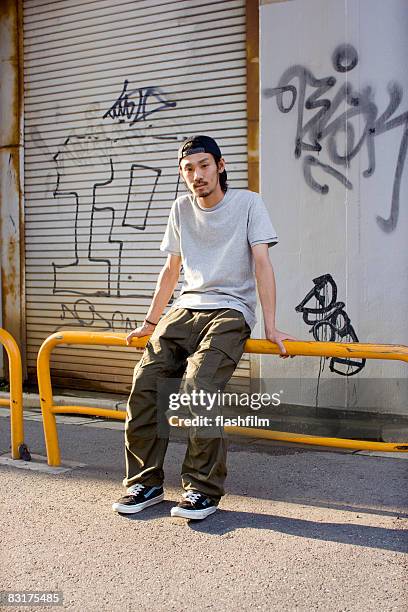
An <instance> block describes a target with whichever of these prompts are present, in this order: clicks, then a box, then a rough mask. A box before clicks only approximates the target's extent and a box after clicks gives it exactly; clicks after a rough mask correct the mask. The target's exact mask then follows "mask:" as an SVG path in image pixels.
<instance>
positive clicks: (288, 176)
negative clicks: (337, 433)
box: [259, 0, 408, 412]
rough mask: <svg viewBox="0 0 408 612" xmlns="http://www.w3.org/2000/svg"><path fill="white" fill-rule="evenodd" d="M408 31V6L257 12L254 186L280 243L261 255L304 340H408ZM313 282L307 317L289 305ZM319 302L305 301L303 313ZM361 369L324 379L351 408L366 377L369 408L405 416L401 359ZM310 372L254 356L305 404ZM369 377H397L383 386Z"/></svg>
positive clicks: (300, 364) (319, 5)
mask: <svg viewBox="0 0 408 612" xmlns="http://www.w3.org/2000/svg"><path fill="white" fill-rule="evenodd" d="M261 4H262V3H261ZM407 32H408V10H407V2H406V0H390V1H389V2H386V3H385V2H381V1H380V0H374V1H373V0H354V1H353V2H351V1H350V0H349V1H340V0H293V1H286V2H265V3H264V4H263V5H262V6H261V9H260V40H261V43H260V44H261V54H260V62H261V191H262V194H263V196H264V198H265V200H266V202H267V205H268V207H269V210H270V212H271V216H272V218H273V221H274V224H275V226H276V228H277V231H278V235H279V236H280V241H281V242H280V245H279V246H276V247H274V248H273V249H272V250H271V252H270V253H271V259H272V261H273V264H274V266H275V269H276V275H277V283H278V326H279V327H280V328H281V329H284V330H286V331H288V332H290V333H292V334H294V335H296V336H297V337H299V338H302V339H313V336H312V334H311V333H310V332H312V333H313V330H314V332H315V336H317V337H319V338H320V339H324V338H325V337H327V339H331V340H335V341H346V342H350V341H352V340H353V331H354V332H355V334H356V337H357V338H358V340H359V341H360V342H373V343H376V342H378V343H401V344H408V309H407V303H408V249H407V243H408V240H407V237H408V206H407V197H408V169H407V165H408V164H407V159H406V157H407V143H408V72H407V68H406V65H407V64H406V58H407V52H408V36H407ZM327 275H330V277H328V276H327ZM320 277H323V278H321V280H320V281H316V283H314V281H313V279H317V278H320ZM319 282H320V286H321V287H320V290H319V291H316V292H315V293H319V296H320V299H321V304H320V305H319V309H320V311H321V312H320V313H312V314H309V318H310V321H309V322H310V323H311V324H308V323H307V322H305V321H304V320H303V312H297V311H296V310H295V307H296V306H299V305H301V303H302V301H303V300H304V298H305V297H306V296H307V294H308V293H309V291H310V290H311V289H312V288H316V287H317V286H318V285H319ZM334 287H336V288H337V300H333V299H332V297H333V289H334ZM336 301H337V302H343V303H344V307H341V306H338V305H337V306H336V305H335V302H336ZM330 302H333V304H332V305H331V306H330ZM324 304H326V305H329V306H328V309H327V310H325V309H324V308H323V305H324ZM315 305H316V297H315V295H313V296H312V297H311V299H309V300H308V302H307V303H306V304H303V308H307V307H311V306H313V307H314V306H315ZM301 308H302V307H301ZM299 310H300V309H299ZM318 319H323V322H322V323H321V324H320V325H318V326H317V328H316V325H313V323H316V321H318ZM329 323H331V325H329ZM345 323H347V325H346V326H345ZM259 331H261V330H260V329H259ZM362 365H363V364H361V363H360V364H356V365H355V366H353V367H352V368H349V372H348V374H351V373H352V372H353V371H356V372H357V373H356V374H354V375H353V376H350V375H349V376H347V377H341V376H340V374H338V373H336V372H331V371H330V370H329V368H328V367H327V366H328V364H326V368H325V370H324V372H323V374H322V377H323V378H326V379H327V380H331V381H335V380H337V381H340V380H342V382H341V383H340V382H338V385H340V386H341V385H342V386H343V387H344V388H345V389H348V397H349V400H350V397H351V396H353V398H354V399H353V401H352V405H354V406H356V405H359V400H358V389H357V385H356V381H357V380H358V379H362V378H369V379H370V380H371V381H373V385H372V389H373V391H374V392H373V393H371V396H370V399H369V400H368V404H369V405H370V407H372V406H373V405H376V406H377V407H378V408H381V410H385V411H387V410H395V409H396V408H399V410H404V411H405V412H406V410H407V401H406V396H405V393H406V386H405V387H404V385H401V384H400V382H401V381H400V380H399V379H400V378H405V379H406V377H407V369H406V364H402V363H401V364H400V363H398V362H385V361H376V362H375V361H370V362H367V363H366V364H365V366H364V367H362ZM333 366H334V367H335V368H336V369H339V370H342V371H344V372H347V368H346V366H344V364H333ZM360 368H361V369H360ZM358 370H360V371H358ZM318 371H319V363H318V360H314V359H310V358H309V359H301V358H296V359H294V360H291V362H290V363H289V362H288V361H285V362H282V361H279V362H278V360H271V359H262V361H261V375H262V377H264V378H268V377H284V378H287V377H298V376H300V377H301V378H302V379H303V381H304V382H303V390H305V389H306V388H309V393H306V395H305V394H303V395H302V394H301V393H300V387H299V389H298V391H297V393H298V396H296V393H294V394H293V397H292V400H293V401H295V402H296V401H299V398H300V396H301V395H302V397H303V399H304V398H305V397H306V396H308V398H309V400H310V401H311V402H312V403H313V401H314V393H315V390H316V384H315V381H316V377H317V375H318ZM376 378H382V379H383V381H384V379H388V378H393V379H394V380H393V381H391V382H390V383H389V384H388V387H387V389H384V384H383V383H382V384H381V385H380V384H378V385H377V383H376V382H375V379H376ZM403 387H404V390H402V388H403ZM320 391H322V389H320ZM331 394H332V390H331V391H329V392H328V393H327V394H326V397H325V401H327V402H330V401H331V399H332V397H331ZM346 395H347V394H346ZM323 398H324V394H323V396H322V399H323ZM342 401H343V400H342ZM344 401H346V400H344ZM300 403H303V402H300ZM348 403H349V405H350V401H349V402H348Z"/></svg>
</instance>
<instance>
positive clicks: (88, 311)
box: [54, 298, 139, 332]
mask: <svg viewBox="0 0 408 612" xmlns="http://www.w3.org/2000/svg"><path fill="white" fill-rule="evenodd" d="M60 319H61V321H67V323H64V324H62V325H59V326H58V327H56V328H55V330H54V331H55V332H56V331H58V330H59V329H61V327H97V328H98V329H103V330H107V331H132V330H133V329H135V328H136V327H138V325H139V323H138V322H137V321H136V320H132V319H130V318H129V317H127V316H126V315H124V314H123V312H120V311H119V310H115V312H114V313H113V314H112V315H108V316H107V315H103V314H101V313H100V312H98V311H97V310H96V308H95V306H94V305H93V304H92V302H90V301H89V300H86V299H85V298H80V299H79V300H77V301H76V302H75V303H74V304H73V305H72V306H68V305H67V304H61V315H60Z"/></svg>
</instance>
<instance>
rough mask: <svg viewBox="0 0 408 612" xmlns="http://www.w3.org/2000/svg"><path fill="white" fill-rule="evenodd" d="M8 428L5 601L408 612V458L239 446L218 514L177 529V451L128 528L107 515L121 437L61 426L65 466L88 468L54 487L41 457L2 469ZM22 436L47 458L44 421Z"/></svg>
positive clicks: (118, 430)
mask: <svg viewBox="0 0 408 612" xmlns="http://www.w3.org/2000/svg"><path fill="white" fill-rule="evenodd" d="M6 415H7V411H1V415H0V452H1V456H0V479H1V485H2V489H1V490H2V492H3V495H2V505H3V513H2V536H3V537H2V544H3V546H2V549H3V554H2V556H1V562H0V572H1V575H2V577H3V580H2V588H1V589H2V590H14V591H16V590H19V591H30V590H36V591H38V590H47V591H63V592H64V606H63V609H69V610H75V611H78V612H79V611H81V612H82V611H83V610H87V611H88V610H95V611H96V610H104V611H105V610H106V611H107V612H116V611H122V610H129V611H132V612H133V611H137V612H139V611H144V610H146V611H147V610H149V611H163V612H164V611H165V610H174V611H183V612H184V610H188V609H189V610H190V609H195V610H201V609H208V610H215V609H218V610H221V611H224V610H226V611H228V612H229V611H231V612H236V610H253V609H257V610H265V611H267V610H268V611H271V610H272V611H275V610H276V611H277V612H281V611H286V610H287V611H293V610H304V611H306V610H323V611H326V610H327V611H329V610H330V612H337V611H338V612H342V611H346V610H347V611H357V610H358V611H360V610H361V611H364V612H367V611H373V612H374V611H375V612H377V610H378V609H381V610H383V611H401V612H402V610H405V609H406V608H407V604H408V600H407V595H406V591H405V593H404V583H405V584H406V578H407V573H408V566H407V557H406V555H405V554H404V553H406V552H407V551H408V538H407V532H406V531H405V530H406V528H407V518H408V513H407V501H408V499H407V497H408V495H407V491H408V486H407V485H408V483H407V480H408V461H407V459H408V457H407V455H405V458H402V457H401V456H398V457H397V456H394V457H383V456H367V455H363V456H362V455H353V454H352V453H347V452H338V453H336V452H326V451H317V450H310V449H306V448H303V447H295V446H293V447H289V446H279V445H274V444H270V443H268V444H267V445H265V446H263V447H262V449H261V450H262V452H259V451H260V447H258V446H256V447H248V445H247V446H246V447H245V446H242V445H240V444H238V443H235V442H234V443H232V450H231V452H230V454H229V476H228V480H227V491H228V494H227V495H226V496H225V497H224V498H223V500H222V502H221V506H220V510H219V511H218V512H217V513H216V514H214V515H213V516H210V517H208V518H207V519H206V520H205V521H203V522H196V523H193V522H190V523H188V522H186V521H184V520H183V519H172V518H170V517H169V511H170V508H171V506H172V505H173V503H174V502H177V501H178V499H179V495H180V486H179V470H180V466H181V462H182V458H183V455H184V448H185V447H184V443H182V442H176V441H173V442H171V443H170V445H169V451H168V455H167V459H166V487H165V492H166V501H165V502H164V503H163V504H160V505H158V506H154V507H152V508H148V509H147V510H146V511H145V512H143V513H141V514H136V515H131V516H127V517H125V516H119V515H116V514H114V513H113V512H112V511H111V503H112V501H114V500H116V498H117V497H118V496H120V495H121V494H122V489H121V484H120V483H121V479H122V477H123V469H124V461H123V433H122V429H123V423H116V422H114V423H106V422H105V423H98V422H97V421H90V420H89V419H83V418H81V417H78V418H77V417H62V421H63V422H61V423H60V425H59V427H58V430H59V435H60V445H61V454H62V459H63V463H64V465H65V466H67V462H70V461H71V462H76V463H77V464H78V463H80V464H83V465H82V467H75V468H74V469H69V466H68V470H67V471H65V472H61V473H59V474H51V473H47V467H46V466H45V465H44V463H41V461H35V460H34V459H35V457H33V461H32V462H31V465H30V466H29V467H30V468H31V469H30V470H27V469H16V467H15V465H14V464H13V465H11V466H10V465H9V464H7V461H6V454H7V453H8V452H9V445H10V431H9V418H8V416H6ZM34 417H39V415H34ZM84 421H85V422H84ZM25 430H26V434H25V438H26V441H27V443H28V445H29V447H30V451H31V453H33V454H35V455H40V456H45V448H44V441H43V435H42V424H41V421H40V420H39V418H35V419H31V420H26V422H25ZM1 459H3V461H1ZM5 461H6V463H4V462H5ZM16 463H17V462H16ZM19 463H21V462H19ZM41 470H42V471H41ZM44 470H45V471H44ZM4 551H7V554H5V552H4ZM6 609H10V610H11V609H14V610H17V609H20V608H18V607H15V606H14V607H13V608H6ZM30 609H33V610H41V609H42V608H41V607H33V608H30V607H29V606H27V607H24V608H21V610H25V611H26V610H30ZM45 609H49V607H48V608H44V610H45ZM60 609H61V608H60Z"/></svg>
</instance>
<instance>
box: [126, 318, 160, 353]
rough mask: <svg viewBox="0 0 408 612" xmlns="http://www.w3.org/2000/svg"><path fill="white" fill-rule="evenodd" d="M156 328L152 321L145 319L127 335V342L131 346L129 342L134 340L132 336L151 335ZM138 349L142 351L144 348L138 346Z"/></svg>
mask: <svg viewBox="0 0 408 612" xmlns="http://www.w3.org/2000/svg"><path fill="white" fill-rule="evenodd" d="M155 328H156V326H155V325H151V324H150V323H146V321H143V324H142V325H140V326H139V327H136V329H134V330H133V331H131V332H130V334H128V335H127V336H126V344H127V345H128V346H129V344H131V342H132V338H143V336H150V335H151V334H152V333H153V332H154V330H155ZM136 350H137V351H142V350H143V349H142V348H137V347H136Z"/></svg>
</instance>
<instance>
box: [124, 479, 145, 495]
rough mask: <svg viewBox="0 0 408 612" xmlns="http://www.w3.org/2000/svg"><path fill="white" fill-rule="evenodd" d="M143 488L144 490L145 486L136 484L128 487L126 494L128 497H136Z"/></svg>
mask: <svg viewBox="0 0 408 612" xmlns="http://www.w3.org/2000/svg"><path fill="white" fill-rule="evenodd" d="M144 488H145V485H142V484H141V483H140V482H137V483H136V484H134V485H132V486H131V487H129V488H128V489H127V491H126V493H127V494H128V495H137V494H138V493H140V492H141V491H143V489H144Z"/></svg>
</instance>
